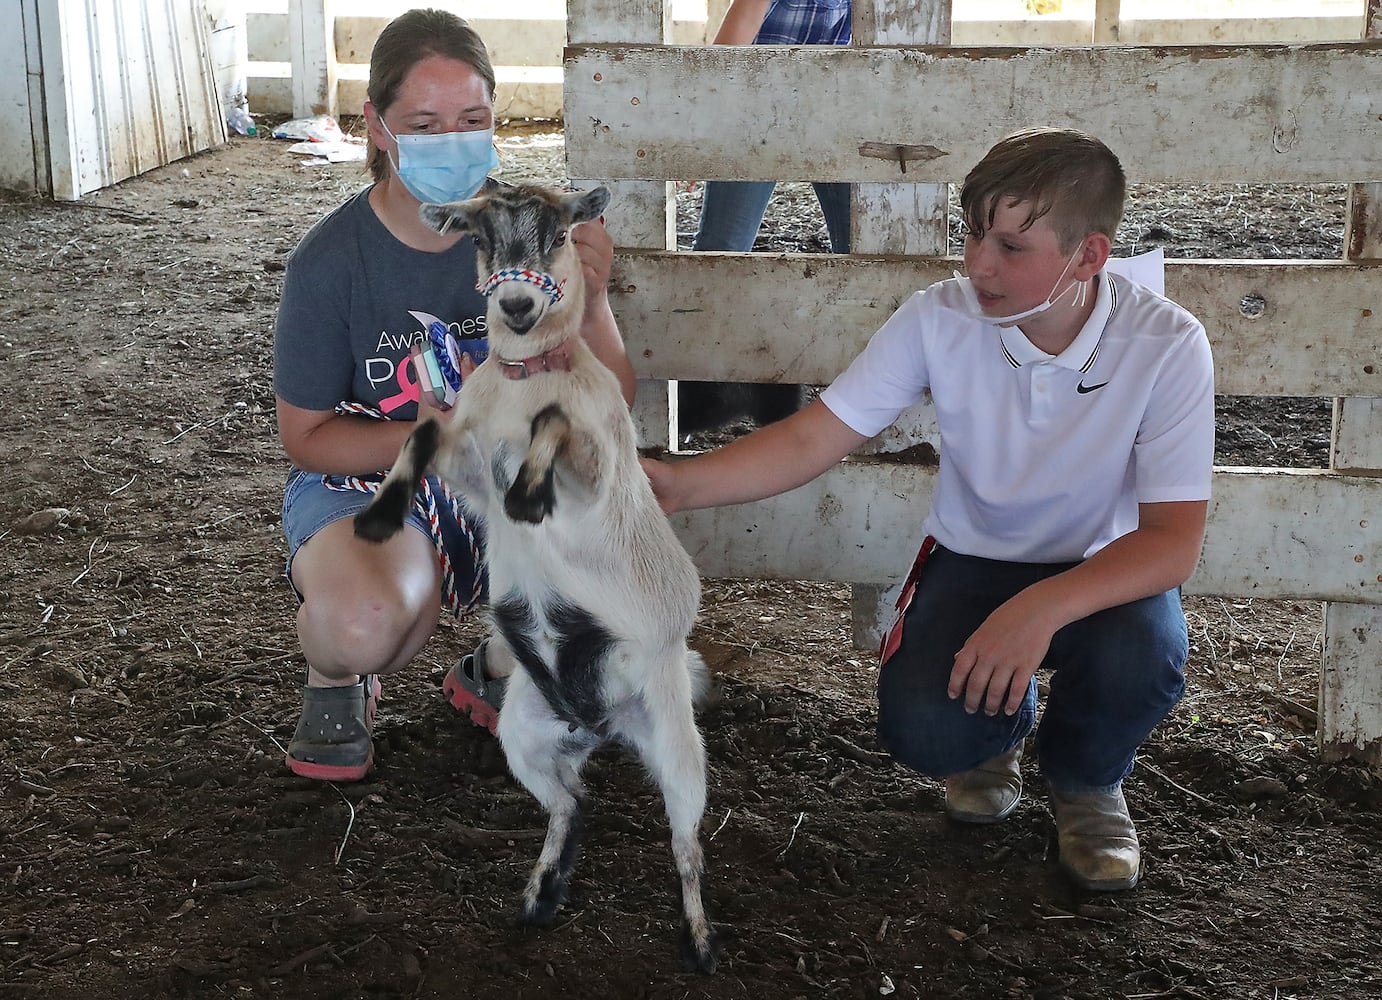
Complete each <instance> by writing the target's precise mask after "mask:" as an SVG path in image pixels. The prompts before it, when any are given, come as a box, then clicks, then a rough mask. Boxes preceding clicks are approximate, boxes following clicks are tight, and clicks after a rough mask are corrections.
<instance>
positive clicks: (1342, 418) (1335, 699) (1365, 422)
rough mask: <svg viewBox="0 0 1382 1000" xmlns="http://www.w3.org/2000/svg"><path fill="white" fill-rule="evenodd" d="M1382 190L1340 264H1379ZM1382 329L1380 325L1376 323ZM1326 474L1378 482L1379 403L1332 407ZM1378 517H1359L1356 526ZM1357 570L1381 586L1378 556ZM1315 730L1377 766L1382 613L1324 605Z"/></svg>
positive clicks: (1371, 2)
mask: <svg viewBox="0 0 1382 1000" xmlns="http://www.w3.org/2000/svg"><path fill="white" fill-rule="evenodd" d="M1363 37H1364V38H1382V0H1368V3H1367V7H1366V10H1365V12H1364V18H1363ZM1380 205H1382V184H1355V185H1353V186H1352V187H1351V188H1350V189H1349V210H1348V222H1347V225H1348V229H1347V231H1346V232H1345V234H1344V257H1345V259H1346V260H1350V261H1355V262H1358V263H1361V262H1363V261H1377V260H1379V259H1382V209H1380V208H1379V206H1380ZM1376 325H1377V326H1378V327H1379V328H1382V318H1379V319H1378V322H1377V324H1376ZM1329 464H1330V468H1331V469H1333V470H1334V471H1335V472H1338V473H1340V474H1343V475H1366V476H1382V399H1376V398H1363V397H1352V398H1338V399H1335V400H1334V433H1333V440H1332V442H1331V446H1330V455H1329ZM1370 516H1371V517H1379V516H1382V511H1360V512H1359V517H1360V519H1362V520H1364V521H1366V519H1367V518H1368V517H1370ZM1373 555H1374V558H1373V559H1372V560H1371V561H1368V560H1364V562H1363V563H1361V564H1360V565H1359V571H1360V572H1363V573H1367V574H1370V575H1374V576H1376V577H1377V578H1378V580H1379V581H1382V558H1379V556H1382V553H1374V554H1373ZM1319 715H1320V723H1319V730H1318V732H1317V734H1316V738H1317V740H1318V742H1319V748H1320V754H1321V756H1323V757H1325V758H1326V759H1332V760H1338V759H1340V758H1343V757H1353V758H1357V759H1359V760H1362V761H1364V762H1366V763H1369V764H1374V765H1376V764H1382V736H1379V734H1382V607H1378V606H1377V605H1368V604H1326V605H1325V614H1324V650H1323V663H1322V665H1321V670H1320V700H1319Z"/></svg>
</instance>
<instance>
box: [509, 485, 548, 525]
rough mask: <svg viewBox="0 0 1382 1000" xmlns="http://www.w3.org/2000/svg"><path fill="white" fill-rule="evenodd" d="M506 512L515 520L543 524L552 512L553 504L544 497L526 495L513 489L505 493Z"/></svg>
mask: <svg viewBox="0 0 1382 1000" xmlns="http://www.w3.org/2000/svg"><path fill="white" fill-rule="evenodd" d="M504 513H505V514H508V515H509V518H510V519H511V520H514V521H525V522H527V523H528V524H541V523H542V522H543V520H544V519H545V518H546V517H547V515H548V514H550V513H552V504H551V503H550V502H548V501H547V499H546V498H544V497H541V496H533V495H531V494H527V495H524V494H520V493H519V492H518V490H517V489H512V490H509V492H508V493H507V494H505V495H504Z"/></svg>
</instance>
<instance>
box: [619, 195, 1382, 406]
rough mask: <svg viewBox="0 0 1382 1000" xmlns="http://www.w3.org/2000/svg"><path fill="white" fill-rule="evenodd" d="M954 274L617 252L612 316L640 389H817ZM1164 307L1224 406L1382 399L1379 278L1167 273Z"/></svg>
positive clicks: (1333, 267)
mask: <svg viewBox="0 0 1382 1000" xmlns="http://www.w3.org/2000/svg"><path fill="white" fill-rule="evenodd" d="M618 210H619V209H618V205H617V204H611V205H610V207H609V210H608V211H609V213H610V214H611V215H614V214H615V213H617V212H618ZM958 263H959V262H958V261H957V260H953V259H945V258H869V257H860V256H850V257H838V256H826V255H810V254H790V255H777V254H752V255H739V254H709V253H698V254H686V253H657V252H648V251H636V252H621V253H619V254H618V255H616V258H615V266H614V270H613V273H612V275H611V281H610V302H611V304H612V305H613V307H614V309H615V312H616V314H617V315H618V317H619V322H620V326H621V328H622V329H623V330H624V333H625V337H626V339H627V340H628V344H629V351H630V355H631V356H632V357H633V358H634V359H635V362H636V364H637V365H638V370H639V374H640V375H641V376H643V377H647V378H672V379H675V378H681V379H702V380H706V381H735V382H789V383H792V382H798V383H805V384H808V385H824V384H827V383H829V382H830V381H831V380H832V379H834V377H835V376H836V375H838V374H839V373H840V372H841V371H843V370H844V368H845V366H846V365H848V364H849V362H850V361H851V360H852V359H853V358H854V356H855V355H856V354H857V353H858V352H859V351H860V350H861V349H862V348H863V346H864V344H865V343H867V341H868V338H869V337H871V336H872V335H873V334H874V332H875V331H876V330H877V329H878V328H879V327H880V326H882V325H883V322H884V321H885V320H886V319H887V318H888V317H889V316H890V315H892V313H893V311H894V310H895V309H897V307H898V306H899V305H901V304H902V302H903V300H904V299H905V298H906V297H907V296H908V295H910V294H911V293H912V292H914V291H915V290H917V289H920V288H925V287H926V286H927V285H929V284H931V283H932V282H935V281H939V280H941V279H943V278H948V277H950V274H951V271H952V270H953V269H954V268H955V267H956V266H958ZM730 287H732V288H733V292H732V293H730V292H727V291H726V289H727V288H730ZM1166 294H1167V297H1168V298H1170V299H1172V300H1174V301H1176V302H1178V303H1180V304H1181V305H1183V306H1184V307H1185V308H1187V309H1189V310H1190V312H1192V313H1194V314H1195V316H1196V317H1198V318H1199V319H1200V321H1201V322H1202V323H1204V325H1205V328H1206V330H1207V331H1208V333H1209V337H1210V341H1211V343H1212V344H1213V347H1214V357H1215V368H1216V379H1217V389H1218V391H1219V392H1220V393H1224V394H1227V395H1240V396H1365V397H1371V396H1382V265H1363V264H1351V263H1343V262H1340V263H1337V264H1336V263H1331V262H1322V261H1321V262H1316V261H1265V262H1264V261H1239V262H1226V261H1181V260H1177V261H1168V262H1167V264H1166Z"/></svg>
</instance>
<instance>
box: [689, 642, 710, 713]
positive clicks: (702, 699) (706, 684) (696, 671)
mask: <svg viewBox="0 0 1382 1000" xmlns="http://www.w3.org/2000/svg"><path fill="white" fill-rule="evenodd" d="M686 673H687V674H688V675H689V677H690V678H691V704H692V706H693V707H695V708H704V707H705V706H706V705H707V704H709V702H710V694H711V690H710V668H708V667H707V666H706V665H705V658H704V657H702V656H701V654H700V653H698V652H696V651H695V650H694V649H688V650H687V651H686Z"/></svg>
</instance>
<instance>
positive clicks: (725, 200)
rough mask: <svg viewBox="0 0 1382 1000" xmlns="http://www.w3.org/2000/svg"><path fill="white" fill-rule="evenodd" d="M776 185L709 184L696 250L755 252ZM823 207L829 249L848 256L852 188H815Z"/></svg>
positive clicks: (764, 182) (697, 235) (694, 248)
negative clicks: (759, 231)
mask: <svg viewBox="0 0 1382 1000" xmlns="http://www.w3.org/2000/svg"><path fill="white" fill-rule="evenodd" d="M776 186H777V182H776V181H706V183H705V198H704V200H703V201H702V203H701V225H700V229H699V230H698V231H697V233H696V242H695V244H694V245H693V246H692V248H691V249H693V250H721V251H734V252H736V253H747V252H748V251H750V250H752V249H753V241H754V240H755V239H757V237H758V227H759V226H761V225H762V224H763V213H764V212H766V211H767V209H768V199H769V198H771V197H772V195H773V188H774V187H776ZM811 186H812V187H813V188H815V190H816V200H817V201H819V202H820V203H821V213H822V214H823V215H824V216H825V227H826V229H828V230H829V231H830V249H831V251H832V252H834V253H849V185H848V184H825V183H819V184H812V185H811Z"/></svg>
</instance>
